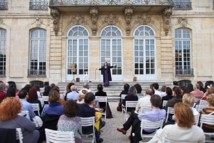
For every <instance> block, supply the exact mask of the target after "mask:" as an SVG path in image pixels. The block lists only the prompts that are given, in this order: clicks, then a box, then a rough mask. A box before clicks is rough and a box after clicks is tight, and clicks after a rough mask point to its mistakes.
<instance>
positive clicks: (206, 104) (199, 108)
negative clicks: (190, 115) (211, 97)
mask: <svg viewBox="0 0 214 143" xmlns="http://www.w3.org/2000/svg"><path fill="white" fill-rule="evenodd" d="M206 107H209V103H208V102H207V101H206V100H200V102H199V104H198V106H197V108H196V109H197V110H198V112H201V110H202V109H203V108H206Z"/></svg>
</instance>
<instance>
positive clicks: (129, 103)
mask: <svg viewBox="0 0 214 143" xmlns="http://www.w3.org/2000/svg"><path fill="white" fill-rule="evenodd" d="M137 102H138V101H126V111H127V109H128V108H135V107H136V105H137Z"/></svg>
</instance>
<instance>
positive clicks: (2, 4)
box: [0, 1, 8, 10]
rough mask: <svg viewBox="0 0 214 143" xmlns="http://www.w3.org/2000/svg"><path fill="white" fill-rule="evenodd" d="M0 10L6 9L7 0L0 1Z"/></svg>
mask: <svg viewBox="0 0 214 143" xmlns="http://www.w3.org/2000/svg"><path fill="white" fill-rule="evenodd" d="M0 10H8V2H7V1H0Z"/></svg>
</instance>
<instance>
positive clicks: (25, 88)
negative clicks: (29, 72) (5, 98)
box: [23, 84, 32, 92]
mask: <svg viewBox="0 0 214 143" xmlns="http://www.w3.org/2000/svg"><path fill="white" fill-rule="evenodd" d="M31 87H32V86H31V85H30V84H26V85H25V86H24V88H23V89H24V90H26V91H27V92H29V90H30V88H31Z"/></svg>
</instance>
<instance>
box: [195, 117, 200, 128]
mask: <svg viewBox="0 0 214 143" xmlns="http://www.w3.org/2000/svg"><path fill="white" fill-rule="evenodd" d="M199 117H200V114H198V115H194V121H195V123H194V124H195V125H196V126H198V122H199Z"/></svg>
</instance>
